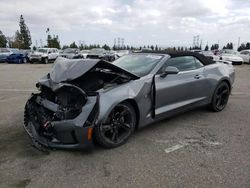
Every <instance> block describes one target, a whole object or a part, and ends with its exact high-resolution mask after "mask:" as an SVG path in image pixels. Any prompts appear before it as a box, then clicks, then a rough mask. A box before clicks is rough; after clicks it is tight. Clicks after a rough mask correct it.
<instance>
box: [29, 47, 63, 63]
mask: <svg viewBox="0 0 250 188" xmlns="http://www.w3.org/2000/svg"><path fill="white" fill-rule="evenodd" d="M58 56H59V51H58V49H56V48H39V49H37V50H36V51H34V52H33V53H32V54H31V55H30V63H34V62H41V63H45V64H47V63H49V62H53V61H54V60H55V59H56V58H57V57H58Z"/></svg>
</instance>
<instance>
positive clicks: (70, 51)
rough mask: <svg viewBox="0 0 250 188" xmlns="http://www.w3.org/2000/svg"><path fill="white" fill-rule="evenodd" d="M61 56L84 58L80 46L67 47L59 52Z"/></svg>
mask: <svg viewBox="0 0 250 188" xmlns="http://www.w3.org/2000/svg"><path fill="white" fill-rule="evenodd" d="M59 56H60V57H64V58H67V59H80V58H83V56H82V54H81V53H80V50H79V49H78V48H66V49H65V50H63V52H62V53H60V54H59Z"/></svg>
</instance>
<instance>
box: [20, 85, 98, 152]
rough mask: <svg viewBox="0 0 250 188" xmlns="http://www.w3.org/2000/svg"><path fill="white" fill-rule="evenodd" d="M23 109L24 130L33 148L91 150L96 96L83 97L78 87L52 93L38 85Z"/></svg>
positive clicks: (59, 88) (68, 87) (52, 91)
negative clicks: (37, 88) (39, 146)
mask: <svg viewBox="0 0 250 188" xmlns="http://www.w3.org/2000/svg"><path fill="white" fill-rule="evenodd" d="M39 87H40V90H41V92H40V93H38V94H32V96H31V98H30V99H29V100H28V101H27V103H26V106H25V115H24V128H25V130H26V132H27V133H28V135H29V136H30V137H31V139H32V141H33V144H34V145H35V146H37V144H38V145H42V146H46V147H49V148H64V149H83V148H88V147H90V146H92V130H93V126H94V123H95V119H96V117H97V114H98V98H99V97H98V94H97V93H92V95H86V94H85V92H84V91H83V90H82V89H81V88H78V87H77V86H74V85H71V84H61V85H60V86H57V87H54V88H53V89H54V90H52V89H51V88H49V87H46V86H41V85H39Z"/></svg>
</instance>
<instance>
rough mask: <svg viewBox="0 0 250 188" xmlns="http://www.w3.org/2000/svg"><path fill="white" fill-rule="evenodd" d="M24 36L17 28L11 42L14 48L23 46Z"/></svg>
mask: <svg viewBox="0 0 250 188" xmlns="http://www.w3.org/2000/svg"><path fill="white" fill-rule="evenodd" d="M22 44H23V43H22V36H21V34H20V32H19V31H18V30H17V31H16V33H15V37H14V41H12V43H11V47H12V48H22V47H23V46H22Z"/></svg>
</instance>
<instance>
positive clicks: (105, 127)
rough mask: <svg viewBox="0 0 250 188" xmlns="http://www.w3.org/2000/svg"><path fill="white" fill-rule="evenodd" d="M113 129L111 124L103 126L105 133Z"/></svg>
mask: <svg viewBox="0 0 250 188" xmlns="http://www.w3.org/2000/svg"><path fill="white" fill-rule="evenodd" d="M111 129H112V126H111V125H110V124H103V125H102V130H103V131H104V132H107V131H110V130H111Z"/></svg>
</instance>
